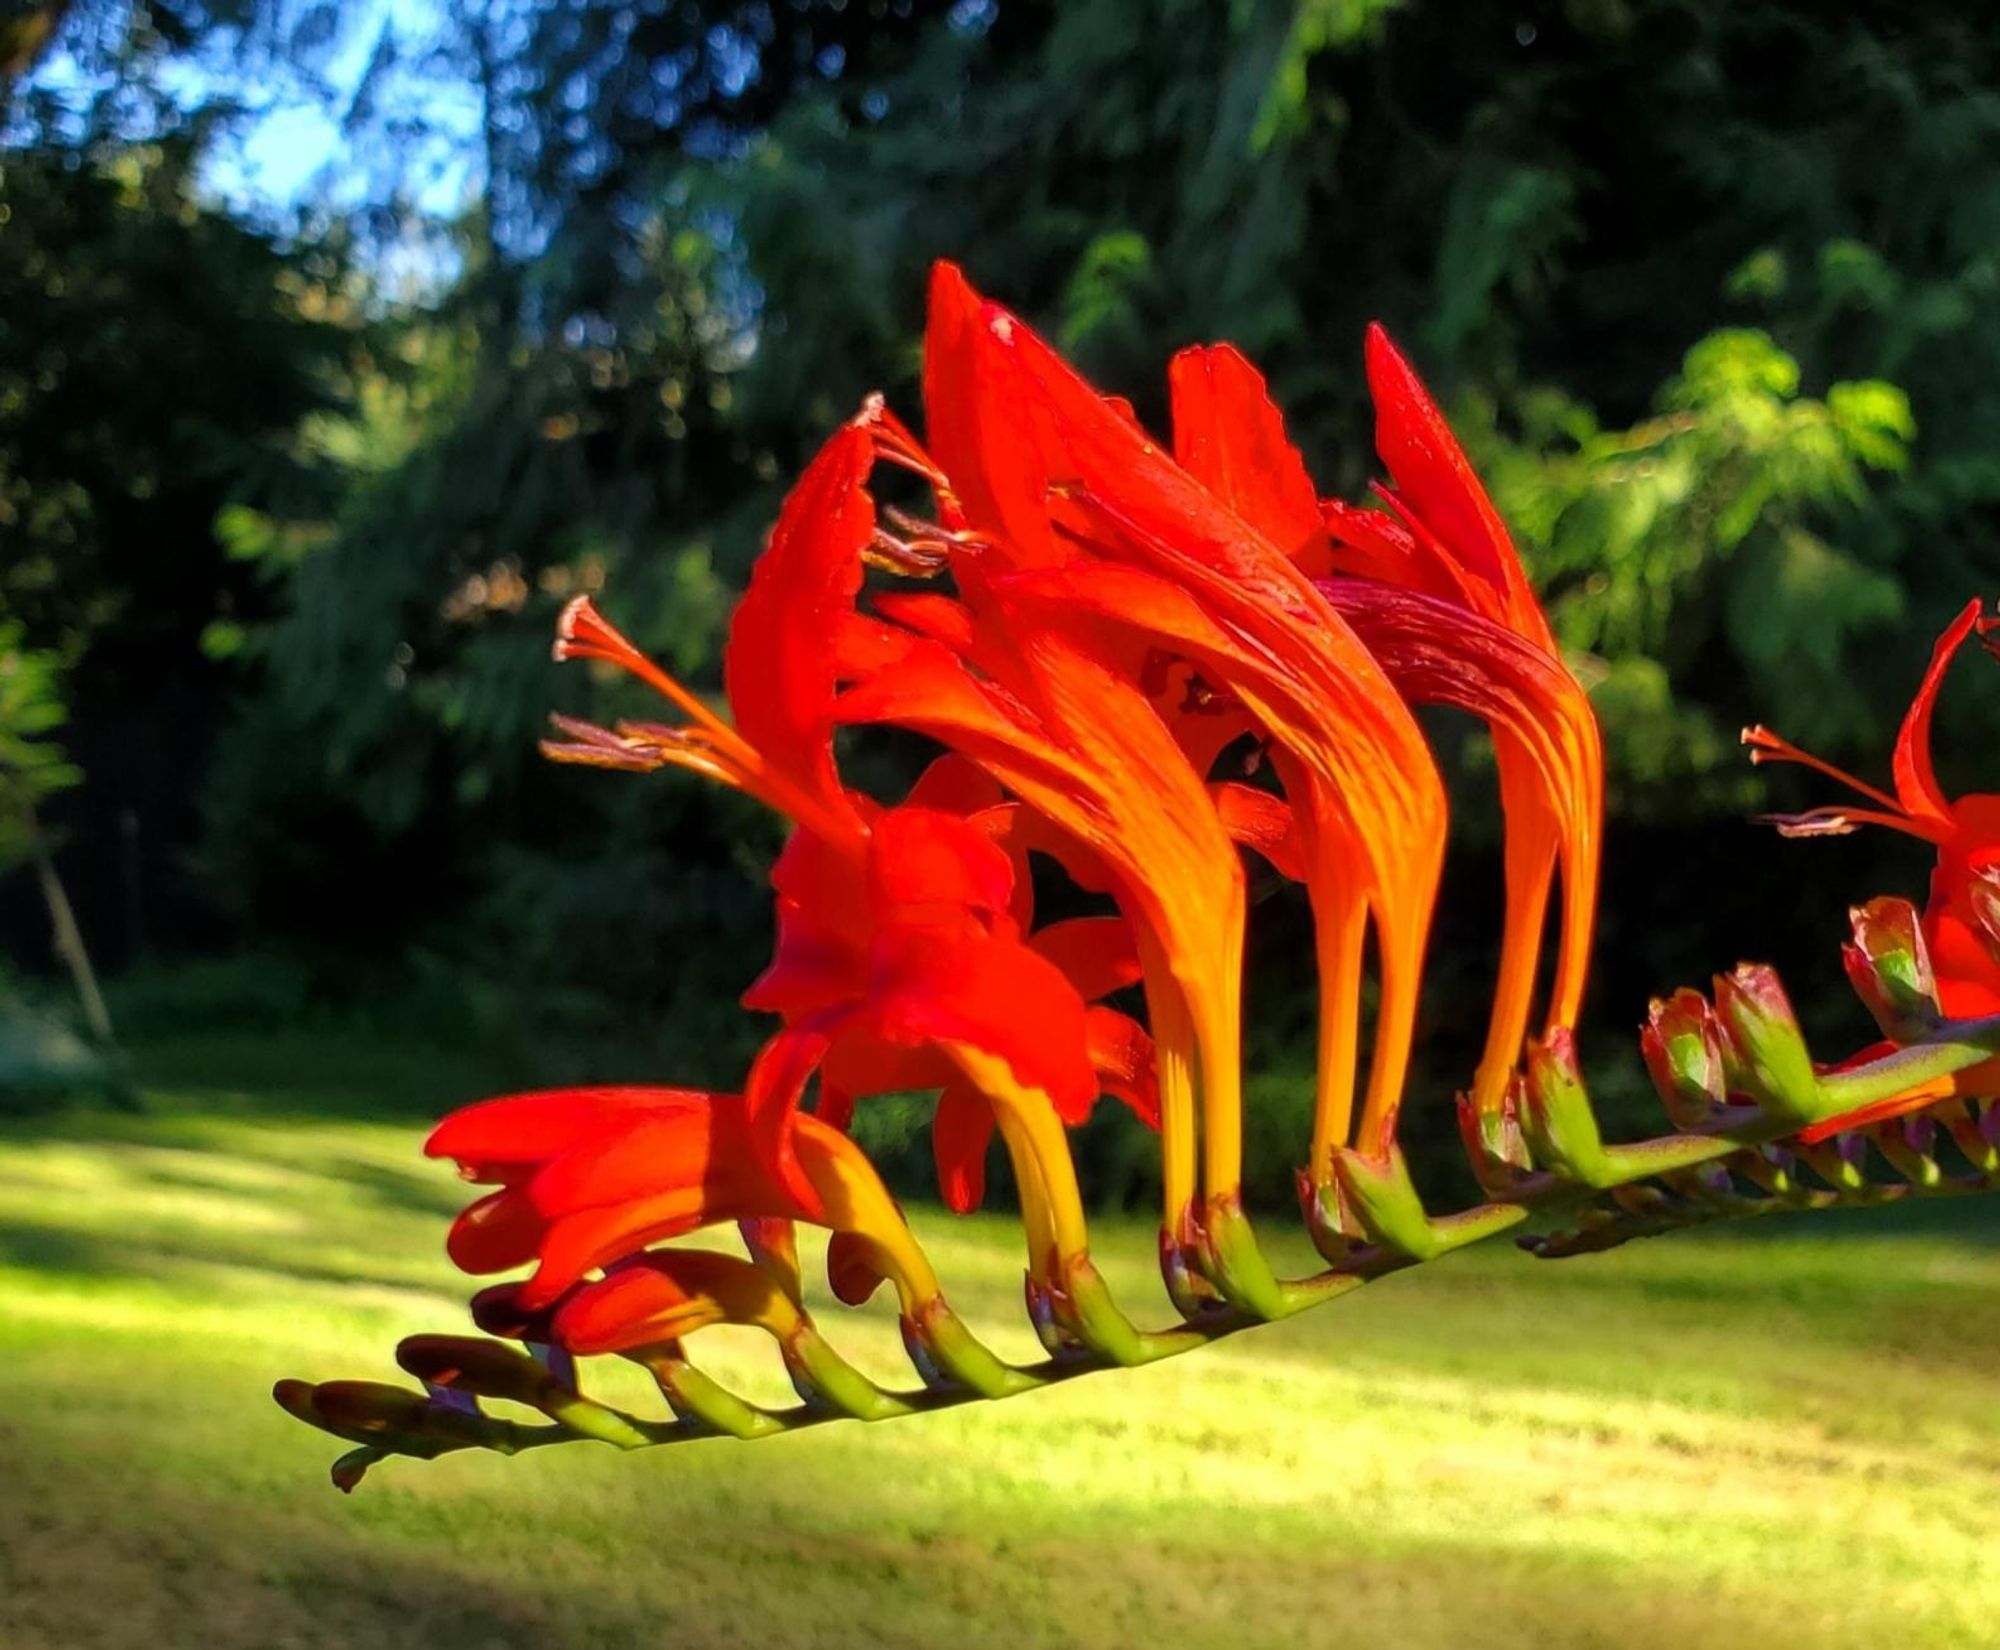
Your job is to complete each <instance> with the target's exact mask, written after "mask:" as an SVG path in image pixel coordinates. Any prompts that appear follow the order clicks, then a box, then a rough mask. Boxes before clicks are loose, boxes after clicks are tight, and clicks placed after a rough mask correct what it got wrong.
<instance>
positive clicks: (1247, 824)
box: [1209, 781, 1306, 882]
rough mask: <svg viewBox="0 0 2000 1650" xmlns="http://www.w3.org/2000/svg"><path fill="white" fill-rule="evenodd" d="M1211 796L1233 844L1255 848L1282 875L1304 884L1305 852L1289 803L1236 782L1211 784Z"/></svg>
mask: <svg viewBox="0 0 2000 1650" xmlns="http://www.w3.org/2000/svg"><path fill="white" fill-rule="evenodd" d="M1209 794H1210V795H1211V796H1213V797H1214V798H1215V811H1216V812H1217V813H1218V814H1219V815H1220V816H1221V818H1222V828H1223V829H1224V830H1225V831H1227V832H1228V833H1229V840H1230V841H1231V842H1234V843H1238V844H1240V845H1241V846H1243V847H1245V848H1255V849H1256V850H1257V852H1258V853H1260V854H1262V855H1263V856H1264V858H1265V859H1266V860H1268V861H1269V862H1270V864H1271V867H1272V869H1273V870H1275V871H1277V873H1278V874H1279V875H1280V876H1286V877H1290V878H1291V879H1292V881H1294V882H1303V881H1305V876H1306V865H1305V850H1304V846H1303V844H1301V843H1300V841H1299V831H1298V821H1297V820H1296V819H1294V818H1293V816H1292V805H1291V804H1290V803H1289V802H1287V801H1286V800H1285V799H1284V798H1283V797H1282V796H1273V795H1272V794H1271V793H1270V792H1269V791H1260V790H1257V789H1256V788H1255V787H1253V786H1250V785H1238V784H1236V783H1234V782H1233V781H1230V782H1226V783H1224V784H1220V785H1211V786H1210V787H1209Z"/></svg>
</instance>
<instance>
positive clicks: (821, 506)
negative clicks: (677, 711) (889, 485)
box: [722, 424, 875, 820]
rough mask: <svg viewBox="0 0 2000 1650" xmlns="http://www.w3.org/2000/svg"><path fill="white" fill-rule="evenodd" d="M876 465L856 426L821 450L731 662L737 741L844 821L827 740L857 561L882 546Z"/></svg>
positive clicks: (772, 549)
mask: <svg viewBox="0 0 2000 1650" xmlns="http://www.w3.org/2000/svg"><path fill="white" fill-rule="evenodd" d="M874 462H875V444H874V439H873V437H872V436H871V435H870V434H869V433H868V431H866V430H865V429H862V428H859V427H857V426H856V425H853V424H848V425H845V426H843V427H842V428H841V429H840V430H839V431H838V432H837V433H836V434H835V435H834V436H833V438H832V439H831V440H829V441H828V442H827V444H826V445H825V446H824V447H823V448H821V449H820V452H819V455H818V457H816V458H815V459H814V460H813V462H812V463H811V465H809V466H808V467H807V469H806V472H805V474H804V475H803V476H802V477H800V479H799V482H798V485H797V486H795V487H794V488H793V489H792V491H791V493H790V495H789V496H788V497H787V498H786V500H785V504H784V508H783V509H782V510H781V511H780V512H779V515H778V522H777V525H776V526H775V527H774V528H773V529H772V532H771V540H770V544H769V546H768V547H767V548H766V549H765V551H764V554H763V555H762V556H760V557H758V559H757V563H756V565H755V567H753V568H752V570H751V574H750V585H749V588H748V590H746V591H745V592H744V596H743V600H742V601H741V602H740V603H738V604H737V608H736V616H735V618H734V619H733V620H732V621H731V623H730V627H729V644H728V646H727V647H726V648H725V649H724V652H723V662H722V663H723V672H722V673H723V682H724V684H725V686H726V687H727V689H728V693H729V705H730V709H731V710H732V711H734V712H735V716H736V725H737V728H738V730H739V731H740V732H741V733H742V735H743V737H744V738H746V739H747V740H748V741H749V742H750V743H751V744H752V745H754V746H755V747H756V748H757V750H758V752H759V753H760V754H761V755H762V756H763V758H764V759H765V761H767V762H768V763H770V764H771V766H772V767H774V768H776V769H778V770H779V771H780V772H782V773H784V774H786V775H787V776H789V777H790V778H791V779H792V780H793V781H794V782H795V783H796V784H798V785H799V786H800V787H801V788H802V789H804V790H805V791H806V792H807V793H808V794H810V795H811V796H813V797H814V798H815V799H816V800H817V801H819V802H820V803H822V804H824V806H825V808H826V810H827V813H828V815H829V817H831V818H833V819H838V820H848V819H852V818H853V817H854V811H853V807H852V805H851V804H850V803H849V801H848V798H847V795H846V792H845V790H844V789H843V788H842V786H841V783H840V777H839V775H838V773H837V772H836V771H835V769H834V764H833V742H832V739H831V737H830V735H831V730H832V706H833V697H834V689H835V684H836V680H837V676H838V673H839V663H838V654H839V647H838V642H839V640H840V638H841V636H842V635H843V633H845V632H847V630H848V628H849V620H850V617H851V615H852V614H853V611H854V602H855V598H856V596H857V595H858V594H859V593H860V589H861V575H862V564H861V552H862V551H863V549H865V548H866V547H867V546H868V544H869V543H870V542H871V541H872V540H873V538H874V533H875V504H874V501H873V500H872V499H871V498H870V497H869V496H868V492H867V481H868V476H869V473H870V471H871V470H872V469H873V467H874Z"/></svg>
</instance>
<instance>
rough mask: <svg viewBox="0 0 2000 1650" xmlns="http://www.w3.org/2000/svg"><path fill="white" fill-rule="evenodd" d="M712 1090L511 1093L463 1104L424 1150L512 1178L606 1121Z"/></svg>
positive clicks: (676, 1106)
mask: <svg viewBox="0 0 2000 1650" xmlns="http://www.w3.org/2000/svg"><path fill="white" fill-rule="evenodd" d="M708 1098H709V1096H708V1095H707V1094H706V1093H704V1092H703V1091H702V1090H699V1089H663V1088H637V1087H632V1088H589V1089H543V1090H538V1091H536V1092H533V1093H529V1094H509V1095H503V1096H502V1097H501V1098H499V1099H497V1100H482V1101H479V1102H478V1103H477V1104H475V1105H470V1106H461V1107H460V1108H459V1109H458V1110H457V1111H455V1112H453V1113H452V1114H451V1115H450V1116H449V1117H447V1118H445V1119H444V1121H443V1122H441V1123H439V1124H438V1126H437V1127H436V1128H435V1129H433V1130H432V1131H431V1136H430V1138H429V1139H428V1140H426V1141H425V1142H424V1154H425V1155H426V1156H427V1157H449V1158H453V1159H455V1160H457V1162H458V1163H459V1164H460V1166H461V1167H462V1168H463V1169H464V1171H465V1172H466V1174H467V1176H468V1177H469V1178H471V1179H474V1180H483V1181H499V1182H502V1183H507V1182H512V1181H516V1180H519V1179H520V1178H521V1176H522V1174H523V1172H524V1171H527V1170H531V1169H533V1168H534V1167H536V1166H537V1165H539V1164H542V1163H545V1162H547V1161H548V1160H549V1159H550V1158H552V1157H554V1156H555V1155H556V1154H557V1153H558V1152H563V1151H567V1150H568V1149H569V1148H570V1147H572V1146H574V1145H576V1144H577V1143H578V1142H580V1141H583V1140H587V1139H589V1138H590V1137H591V1136H593V1135H596V1134H599V1133H601V1132H602V1131H604V1130H606V1129H619V1128H623V1127H625V1126H626V1125H627V1124H629V1123H631V1122H634V1121H636V1120H638V1119H640V1118H642V1117H644V1116H646V1115H648V1114H649V1113H653V1112H660V1111H667V1112H675V1111H680V1110H684V1109H685V1108H687V1107H689V1106H692V1105H700V1104H702V1103H704V1102H706V1101H707V1100H708Z"/></svg>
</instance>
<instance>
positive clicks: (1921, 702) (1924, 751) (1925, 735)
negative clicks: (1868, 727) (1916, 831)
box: [1895, 598, 1981, 822]
mask: <svg viewBox="0 0 2000 1650" xmlns="http://www.w3.org/2000/svg"><path fill="white" fill-rule="evenodd" d="M1980 605H1981V604H1980V602H1979V601H1978V600H1977V599H1976V598H1975V599H1974V600H1972V601H1969V602H1967V603H1966V604H1965V608H1964V611H1963V612H1961V613H1960V614H1959V616H1958V617H1957V618H1955V619H1953V620H1952V621H1951V624H1950V625H1949V627H1947V629H1946V630H1945V633H1944V634H1943V635H1942V636H1940V637H1939V638H1938V639H1937V645H1936V646H1935V647H1934V648H1932V649H1931V663H1930V668H1929V669H1928V670H1926V671H1925V672H1924V680H1923V685H1922V686H1921V687H1919V688H1918V689H1917V696H1916V697H1915V698H1914V699H1912V700H1911V701H1910V708H1909V710H1908V712H1907V713H1906V714H1905V715H1904V717H1903V726H1902V730H1901V732H1899V733H1898V734H1897V735H1896V764H1895V773H1896V800H1897V801H1899V802H1901V803H1902V805H1903V807H1904V808H1905V809H1906V810H1908V811H1909V812H1910V813H1911V814H1913V815H1915V816H1916V817H1917V818H1919V819H1925V820H1931V821H1940V822H1949V820H1950V818H1951V803H1950V801H1949V800H1948V799H1947V798H1946V796H1945V794H1944V792H1943V790H1942V789H1941V788H1940V787H1939V785H1938V782H1937V772H1936V770H1935V769H1934V768H1933V767H1932V766H1931V712H1932V711H1933V710H1934V709H1936V707H1937V696H1938V690H1939V689H1940V688H1942V687H1943V686H1944V677H1945V672H1946V671H1947V670H1948V669H1950V667H1951V661H1952V656H1953V655H1954V654H1955V653H1957V652H1958V650H1959V648H1960V647H1962V646H1963V645H1964V643H1965V638H1966V637H1968V636H1970V635H1971V634H1972V630H1973V627H1974V626H1975V625H1976V624H1978V622H1979V610H1980Z"/></svg>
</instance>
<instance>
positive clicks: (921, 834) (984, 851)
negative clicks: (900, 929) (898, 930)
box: [868, 804, 1014, 922]
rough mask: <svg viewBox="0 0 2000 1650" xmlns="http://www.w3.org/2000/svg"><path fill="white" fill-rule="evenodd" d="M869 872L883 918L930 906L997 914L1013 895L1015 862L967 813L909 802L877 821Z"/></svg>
mask: <svg viewBox="0 0 2000 1650" xmlns="http://www.w3.org/2000/svg"><path fill="white" fill-rule="evenodd" d="M868 877H869V893H870V897H871V898H872V899H873V900H874V901H875V908H876V913H877V920H878V921H880V922H890V921H903V920H908V918H909V916H910V915H911V914H912V911H911V908H916V909H917V910H922V909H923V908H926V907H938V908H950V909H956V910H959V911H972V912H979V913H982V914H984V915H987V916H998V915H999V914H1001V913H1002V912H1004V911H1006V910H1007V908H1008V905H1009V902H1010V901H1011V900H1012V898H1013V895H1014V867H1013V864H1012V863H1011V862H1010V861H1009V860H1008V858H1007V855H1006V853H1005V852H1004V851H1003V850H1002V849H1000V848H999V847H997V846H996V845H995V844H994V841H993V839H992V838H991V837H990V836H988V835H987V834H986V833H985V832H983V831H981V830H980V829H979V828H978V827H977V826H976V825H974V824H972V823H970V822H969V821H968V820H967V819H965V817H964V816H963V815H960V814H951V813H944V812H942V811H940V810H938V809H935V808H913V807H910V806H909V805H907V804H905V805H904V806H902V807H899V808H891V809H889V810H887V811H886V812H885V813H883V814H882V815H881V817H880V818H878V819H877V820H876V821H875V827H874V832H873V836H872V839H871V841H870V845H869V854H868Z"/></svg>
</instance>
